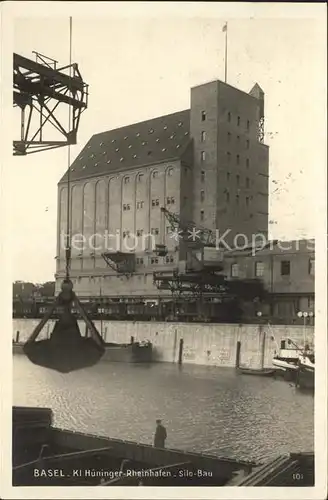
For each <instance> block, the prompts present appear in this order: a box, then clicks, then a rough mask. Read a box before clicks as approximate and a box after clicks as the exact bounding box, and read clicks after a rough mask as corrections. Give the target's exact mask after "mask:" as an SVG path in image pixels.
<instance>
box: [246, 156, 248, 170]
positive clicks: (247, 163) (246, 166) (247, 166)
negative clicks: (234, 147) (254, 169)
mask: <svg viewBox="0 0 328 500" xmlns="http://www.w3.org/2000/svg"><path fill="white" fill-rule="evenodd" d="M246 168H249V158H246Z"/></svg>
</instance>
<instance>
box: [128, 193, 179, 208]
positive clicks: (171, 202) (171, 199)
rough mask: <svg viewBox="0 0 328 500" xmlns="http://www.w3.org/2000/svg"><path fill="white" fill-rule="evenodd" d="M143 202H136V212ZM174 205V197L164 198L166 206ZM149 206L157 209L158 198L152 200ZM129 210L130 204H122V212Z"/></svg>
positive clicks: (142, 205)
mask: <svg viewBox="0 0 328 500" xmlns="http://www.w3.org/2000/svg"><path fill="white" fill-rule="evenodd" d="M144 204H145V203H144V201H137V203H136V207H137V210H141V209H142V208H143V207H144ZM174 204H175V198H174V196H168V197H167V198H166V205H174ZM151 206H152V207H153V208H155V207H159V198H153V199H152V200H151ZM129 210H131V204H130V203H123V212H126V211H129Z"/></svg>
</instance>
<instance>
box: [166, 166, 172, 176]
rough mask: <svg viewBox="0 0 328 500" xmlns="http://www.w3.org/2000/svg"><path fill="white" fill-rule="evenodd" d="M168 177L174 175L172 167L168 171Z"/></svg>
mask: <svg viewBox="0 0 328 500" xmlns="http://www.w3.org/2000/svg"><path fill="white" fill-rule="evenodd" d="M167 175H169V176H170V177H171V176H172V175H173V168H172V167H171V168H169V169H168V171H167Z"/></svg>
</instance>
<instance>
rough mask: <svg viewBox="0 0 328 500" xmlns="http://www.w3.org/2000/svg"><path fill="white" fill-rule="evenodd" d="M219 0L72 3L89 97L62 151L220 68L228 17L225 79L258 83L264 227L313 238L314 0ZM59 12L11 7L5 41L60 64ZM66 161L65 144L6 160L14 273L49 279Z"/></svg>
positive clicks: (317, 166) (319, 109) (321, 135)
mask: <svg viewBox="0 0 328 500" xmlns="http://www.w3.org/2000/svg"><path fill="white" fill-rule="evenodd" d="M28 3H29V2H28ZM60 3H61V2H60ZM92 3H93V4H94V5H97V4H96V3H95V2H92ZM175 5H176V7H175ZM184 5H185V7H186V4H184ZM239 5H241V4H239ZM239 5H238V7H235V9H236V8H237V9H239ZM285 5H286V4H284V5H282V4H280V7H279V8H280V12H281V13H283V12H284V9H285ZM222 6H224V4H203V13H202V15H196V14H195V16H194V17H192V16H191V15H190V12H192V11H191V10H188V9H181V8H180V7H181V5H179V4H174V3H171V14H170V15H161V16H159V15H158V13H157V12H156V4H152V3H147V7H146V8H147V10H146V11H144V12H146V15H147V17H146V15H139V16H138V17H136V16H132V15H131V10H130V9H128V8H127V6H126V5H122V6H121V11H120V10H119V8H118V9H116V12H115V17H113V16H112V15H110V13H109V12H110V9H109V8H107V9H106V10H107V13H106V14H105V13H103V15H101V12H100V11H99V10H97V13H98V17H97V18H93V17H92V15H89V16H85V17H84V18H81V17H78V14H76V13H75V12H78V9H76V10H75V11H74V12H73V61H74V62H77V63H78V64H79V68H80V71H81V73H82V76H83V78H84V79H85V81H86V82H87V83H88V84H89V85H90V98H89V108H88V110H87V111H86V112H85V113H84V114H83V115H82V118H81V124H80V130H79V134H78V145H77V146H74V147H72V149H71V152H72V160H74V158H75V156H76V155H77V154H78V153H79V151H80V150H81V149H82V148H83V147H84V145H85V143H86V142H87V141H88V140H89V138H90V136H91V135H92V134H94V133H98V132H102V131H105V130H110V129H112V128H116V127H119V126H123V125H127V124H130V123H134V122H138V121H142V120H144V119H148V118H152V117H156V116H160V115H164V114H168V113H172V112H175V111H178V110H182V109H186V108H188V107H189V102H190V87H192V86H195V85H198V84H201V83H204V82H207V81H210V80H213V79H223V78H224V34H223V33H222V26H223V25H224V22H225V21H226V20H228V34H229V40H228V83H229V84H231V85H234V86H236V87H238V88H240V89H241V90H244V91H246V92H248V91H249V90H250V89H251V87H252V86H253V85H254V83H255V82H258V83H259V84H260V86H261V87H262V88H263V90H264V92H265V115H266V124H265V128H266V143H267V144H268V145H269V146H270V216H269V218H270V220H271V221H274V222H276V223H275V224H271V225H270V229H271V234H272V236H273V237H275V238H283V239H293V238H299V237H313V236H314V235H315V230H314V225H315V223H314V220H315V217H316V213H315V206H316V204H317V200H318V179H319V178H320V176H321V178H323V179H324V177H323V176H325V175H326V174H325V172H326V164H325V131H326V125H325V115H326V109H325V106H323V100H324V99H325V67H326V41H325V36H326V35H325V33H326V32H325V15H324V11H323V9H322V8H321V7H324V6H320V5H316V6H313V8H314V10H313V15H312V17H311V18H307V17H305V18H304V16H303V18H297V17H298V14H299V13H300V12H301V11H300V10H298V9H301V8H302V5H301V4H298V5H292V4H290V5H289V6H288V7H289V12H290V8H291V7H292V8H294V10H293V11H292V13H291V14H290V13H289V16H288V18H287V15H286V18H285V19H282V18H280V19H279V18H277V17H276V15H275V16H274V15H273V14H272V12H271V11H270V9H269V6H268V5H267V6H265V5H262V8H261V9H258V11H257V14H256V13H255V14H254V13H253V14H251V13H250V11H249V14H248V13H247V10H246V13H244V14H243V16H244V19H236V16H234V15H233V10H231V9H230V12H228V13H227V12H225V13H224V12H223V10H224V9H223V7H222ZM98 7H99V9H100V8H101V6H100V5H98ZM107 7H108V6H107ZM265 7H267V10H266V9H265ZM28 8H29V7H27V9H28ZM27 9H26V13H27V12H28V11H27ZM39 12H42V9H41V10H39ZM186 12H188V14H185V13H186ZM270 12H271V13H270ZM69 14H70V13H69V11H68V9H67V14H66V16H65V17H63V16H62V15H61V16H59V17H57V18H47V19H46V18H43V19H40V18H38V19H37V18H27V17H25V16H23V14H22V12H21V13H20V16H21V17H20V18H17V19H16V20H15V23H14V50H15V52H17V53H19V54H21V55H24V56H26V57H30V58H34V56H33V54H32V51H33V50H35V51H38V52H41V53H43V54H45V55H48V56H50V57H53V58H54V59H56V60H58V61H59V62H60V63H61V64H67V63H68V60H69V19H68V16H69ZM227 14H229V15H227ZM129 16H130V17H129ZM187 16H188V17H187ZM275 17H276V18H275ZM15 117H16V118H17V119H16V118H15V120H16V121H15V128H16V131H17V133H16V136H17V137H19V116H17V115H15ZM67 166H68V160H67V149H64V148H63V149H59V150H55V151H51V152H44V153H39V154H33V155H30V156H26V157H18V158H17V157H15V158H13V159H12V164H11V165H10V169H11V175H12V182H13V185H14V186H15V192H14V196H13V200H12V201H13V202H14V203H13V204H12V215H13V218H12V229H13V237H12V244H13V264H12V267H13V279H21V280H31V281H45V280H50V279H53V275H54V272H55V260H54V257H55V254H56V250H55V248H56V244H55V243H56V216H57V207H56V203H57V182H58V181H59V179H60V177H61V176H62V175H63V173H64V172H65V170H66V169H67ZM31 262H34V264H35V265H31Z"/></svg>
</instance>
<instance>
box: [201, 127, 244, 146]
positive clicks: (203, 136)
mask: <svg viewBox="0 0 328 500" xmlns="http://www.w3.org/2000/svg"><path fill="white" fill-rule="evenodd" d="M236 140H237V144H240V135H237V137H236ZM200 141H201V142H205V141H206V131H205V130H202V131H201V133H200ZM227 141H228V142H231V133H230V132H227ZM249 146H250V142H249V139H246V149H249Z"/></svg>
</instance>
